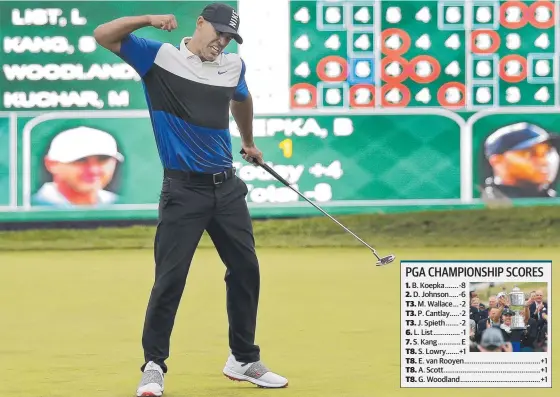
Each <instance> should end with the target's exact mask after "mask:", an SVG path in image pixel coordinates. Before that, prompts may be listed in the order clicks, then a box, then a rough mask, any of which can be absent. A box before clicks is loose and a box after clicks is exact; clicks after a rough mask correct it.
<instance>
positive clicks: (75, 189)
mask: <svg viewBox="0 0 560 397" xmlns="http://www.w3.org/2000/svg"><path fill="white" fill-rule="evenodd" d="M122 161H124V157H123V155H122V154H121V153H119V151H118V148H117V142H116V140H115V138H114V137H113V136H112V135H111V134H109V133H107V132H105V131H102V130H99V129H95V128H90V127H84V126H82V127H77V128H72V129H68V130H66V131H62V132H60V133H59V134H58V135H56V136H55V138H54V139H53V140H52V142H51V144H50V147H49V150H48V152H47V154H46V156H45V158H44V165H45V169H46V171H47V172H48V173H49V174H50V175H51V176H52V182H50V181H49V182H46V183H44V184H43V185H42V186H41V187H40V188H39V190H38V191H37V193H36V194H35V195H34V196H33V200H32V203H33V205H50V206H62V207H72V206H99V205H107V204H113V203H115V201H116V200H117V199H118V195H117V194H115V193H113V192H110V191H108V190H105V188H106V187H107V185H108V184H109V183H110V182H111V181H112V179H113V177H114V174H115V169H116V167H117V162H122Z"/></svg>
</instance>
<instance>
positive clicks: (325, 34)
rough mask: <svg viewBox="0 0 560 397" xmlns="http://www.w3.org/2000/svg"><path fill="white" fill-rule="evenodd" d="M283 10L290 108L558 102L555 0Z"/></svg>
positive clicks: (559, 4)
mask: <svg viewBox="0 0 560 397" xmlns="http://www.w3.org/2000/svg"><path fill="white" fill-rule="evenodd" d="M290 7H291V8H290V12H291V23H290V32H291V43H292V44H291V48H290V53H291V59H290V77H291V90H290V94H291V97H290V108H291V109H340V108H342V109H363V108H366V109H367V108H388V107H392V108H394V107H397V108H398V107H402V108H410V107H443V108H447V109H451V110H455V111H477V110H479V109H485V108H491V107H505V106H516V107H519V106H528V107H536V106H558V105H559V104H560V100H559V98H558V97H559V78H558V77H559V76H558V74H559V71H558V70H559V65H558V63H559V62H560V60H559V55H560V52H559V44H558V43H557V41H558V36H559V34H558V32H559V26H558V25H559V22H558V21H559V19H560V18H559V12H558V11H559V9H560V1H558V0H555V1H552V0H550V1H546V0H545V1H503V0H476V1H467V2H465V1H458V0H432V1H427V2H416V1H399V0H371V1H362V0H356V1H322V0H317V1H315V2H309V1H291V2H290ZM376 43H377V44H376Z"/></svg>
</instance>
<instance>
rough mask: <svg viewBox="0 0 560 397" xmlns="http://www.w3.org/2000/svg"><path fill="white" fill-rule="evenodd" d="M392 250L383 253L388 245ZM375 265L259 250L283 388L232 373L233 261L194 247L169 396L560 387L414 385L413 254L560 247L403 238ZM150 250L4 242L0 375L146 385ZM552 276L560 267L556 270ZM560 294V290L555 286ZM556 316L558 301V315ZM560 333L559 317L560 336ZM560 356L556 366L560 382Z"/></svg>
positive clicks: (53, 384)
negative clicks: (410, 356) (405, 336)
mask: <svg viewBox="0 0 560 397" xmlns="http://www.w3.org/2000/svg"><path fill="white" fill-rule="evenodd" d="M389 253H390V252H387V253H385V252H383V254H389ZM391 253H394V254H395V255H396V256H397V259H396V261H395V262H394V263H393V264H391V265H389V266H387V267H376V266H375V257H374V256H373V255H372V254H371V253H370V252H369V251H368V250H367V249H365V248H330V249H329V248H308V249H303V248H300V249H288V248H285V249H273V248H266V249H264V248H263V249H260V250H258V254H259V258H260V262H261V276H262V288H261V300H260V306H259V320H258V328H257V343H258V344H259V345H260V346H261V349H262V359H263V361H264V362H265V364H266V365H268V366H269V367H270V368H271V369H272V370H274V371H277V372H278V373H280V374H282V375H283V376H286V377H287V378H288V379H289V382H290V383H289V387H288V388H287V389H283V390H264V389H258V388H257V387H256V386H254V385H251V384H248V383H235V382H232V381H230V380H228V379H226V378H225V377H224V376H223V375H222V372H221V371H222V368H223V365H224V363H225V360H226V358H227V354H228V343H227V342H228V341H227V317H226V311H225V285H224V281H223V276H224V271H225V267H224V266H223V265H222V263H221V262H220V259H219V257H218V255H217V253H216V252H215V251H214V250H213V249H201V250H199V251H198V252H197V253H196V255H195V258H194V261H193V264H192V267H191V272H190V275H189V279H188V282H187V287H186V290H185V293H184V295H183V300H182V303H181V305H180V307H179V312H178V315H177V320H176V325H175V329H174V331H173V335H172V341H171V358H170V359H169V360H168V365H169V373H168V376H167V378H166V391H165V396H170V397H179V396H181V397H182V396H189V397H190V396H255V395H257V394H258V395H259V396H269V395H275V396H276V395H282V396H298V397H300V396H301V397H303V396H309V397H319V396H320V397H342V396H346V397H366V396H367V397H369V396H372V397H373V396H376V397H377V396H378V397H391V396H430V397H435V396H442V397H443V396H445V397H447V396H449V393H453V396H454V397H459V396H465V397H466V396H469V397H470V396H473V395H476V396H494V395H496V393H503V392H507V395H508V396H512V397H517V396H519V397H521V396H526V395H527V394H528V393H529V394H531V393H536V394H538V395H539V396H553V395H557V391H555V390H554V389H555V388H556V387H555V388H553V389H552V390H551V389H537V390H533V391H531V390H527V389H507V390H506V391H504V390H495V389H454V390H452V391H451V390H446V389H401V388H400V334H399V329H400V294H399V290H400V272H399V265H400V261H401V260H405V259H416V260H426V259H430V260H435V259H449V260H452V259H454V260H462V259H482V260H492V259H494V260H496V259H515V260H533V259H552V260H553V261H556V260H560V253H559V251H558V250H557V249H554V248H550V249H543V248H540V249H539V248H534V249H529V248H527V249H522V248H519V249H516V248H507V249H496V248H492V249H490V248H487V249H474V248H460V247H459V248H453V249H449V248H445V249H436V248H431V249H418V250H408V249H397V250H395V251H394V252H391ZM153 273H154V272H153V254H152V251H151V250H111V251H66V252H57V251H51V252H41V251H35V252H4V253H0V279H1V280H2V288H0V313H2V317H1V323H2V337H1V338H0V374H1V376H2V380H3V381H2V384H3V385H4V386H3V391H4V393H5V394H6V395H9V396H10V397H75V396H80V397H93V396H99V397H113V396H115V397H116V396H133V395H135V394H134V393H135V390H136V386H137V383H138V381H139V379H140V371H139V367H140V365H141V364H142V348H141V332H142V324H143V318H144V312H145V307H146V303H147V300H148V296H149V293H150V288H151V285H152V280H153ZM552 274H553V284H557V283H559V281H560V280H559V273H558V272H556V271H554V270H553V273H552ZM553 299H556V297H553ZM552 316H554V314H552ZM556 335H558V332H557V330H556V329H554V328H553V334H552V338H551V339H554V338H555V336H556ZM559 368H560V364H559V363H558V358H557V357H556V359H554V363H553V365H552V371H553V372H552V376H553V382H552V384H553V386H556V382H558V369H559Z"/></svg>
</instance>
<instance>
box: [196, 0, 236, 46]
mask: <svg viewBox="0 0 560 397" xmlns="http://www.w3.org/2000/svg"><path fill="white" fill-rule="evenodd" d="M200 16H201V17H202V18H204V19H205V20H206V21H208V22H210V23H211V24H212V26H214V29H216V31H218V32H220V33H231V34H232V35H233V38H234V39H235V41H237V42H238V43H239V44H243V39H242V38H241V36H240V35H239V33H237V32H238V30H239V22H240V21H239V14H238V13H237V11H235V9H233V8H232V7H230V6H228V5H227V4H224V3H212V4H209V5H207V6H206V7H204V10H202V13H201V14H200Z"/></svg>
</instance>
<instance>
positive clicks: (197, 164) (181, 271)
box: [94, 3, 288, 396]
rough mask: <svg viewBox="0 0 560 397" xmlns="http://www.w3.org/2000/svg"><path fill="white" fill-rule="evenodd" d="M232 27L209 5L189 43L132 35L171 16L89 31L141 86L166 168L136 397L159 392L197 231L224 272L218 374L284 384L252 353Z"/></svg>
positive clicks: (242, 88)
mask: <svg viewBox="0 0 560 397" xmlns="http://www.w3.org/2000/svg"><path fill="white" fill-rule="evenodd" d="M239 22H240V20H239V15H238V14H237V12H236V11H235V10H234V9H232V8H231V7H229V6H227V5H224V4H219V3H214V4H211V5H209V6H207V7H206V8H204V10H203V11H202V13H201V15H200V16H199V17H198V18H197V20H196V26H195V30H194V33H193V35H192V37H185V38H183V39H182V40H181V41H180V43H178V45H177V46H175V45H172V44H169V43H161V42H157V41H154V40H149V39H145V38H141V37H138V36H136V35H135V34H133V32H134V31H135V30H137V29H139V28H142V27H146V26H152V27H154V28H156V29H162V30H167V31H171V30H174V29H176V28H177V21H176V19H175V17H174V16H173V15H145V16H134V17H124V18H119V19H116V20H114V21H111V22H108V23H106V24H103V25H100V26H99V27H97V28H96V29H95V32H94V35H95V38H96V40H97V42H98V43H99V44H100V45H101V46H103V47H105V48H107V49H108V50H110V51H112V52H114V53H115V54H117V55H118V56H119V57H121V58H122V59H123V60H124V61H125V62H127V63H129V64H130V65H131V66H132V67H134V69H135V70H136V71H137V72H138V74H139V75H140V76H141V77H142V81H143V86H144V89H145V93H146V98H147V103H148V107H149V111H150V117H151V121H152V125H153V130H154V135H155V140H156V144H157V148H158V152H159V156H160V158H161V162H162V165H163V168H164V177H163V182H162V189H161V198H160V203H159V223H158V225H157V229H156V236H155V243H154V250H155V262H156V264H155V266H156V269H155V283H154V285H153V288H152V291H151V296H150V300H149V303H148V308H147V311H146V318H145V323H144V331H143V337H142V344H143V348H144V359H145V362H144V363H143V365H142V366H141V369H142V371H143V376H142V380H141V382H140V384H139V386H138V389H137V396H161V395H162V393H163V390H164V382H163V378H164V374H166V373H167V366H166V364H165V361H166V359H167V358H168V357H169V343H170V336H171V332H172V329H173V324H174V320H175V315H176V313H177V308H178V306H179V301H180V299H181V296H182V293H183V289H184V287H185V282H186V278H187V274H188V272H189V267H190V264H191V260H192V258H193V255H194V251H195V249H196V247H197V244H198V242H199V240H200V238H201V236H202V234H203V232H204V231H205V230H206V231H207V232H208V234H209V236H210V237H211V239H212V241H213V243H214V245H215V247H216V249H217V251H218V253H219V255H220V257H221V259H222V261H223V262H224V264H225V266H226V268H227V270H226V274H225V282H226V288H227V314H228V319H229V347H230V349H231V353H230V355H229V357H228V359H227V361H226V364H225V367H224V368H223V373H224V374H225V375H226V376H227V377H229V378H231V379H234V380H240V381H249V382H252V383H254V384H256V385H259V386H262V387H272V388H278V387H285V386H286V385H287V384H288V381H287V380H286V379H285V378H283V377H281V376H280V375H277V374H275V373H273V372H271V371H269V370H268V369H267V368H266V367H265V366H264V364H263V363H262V362H261V361H260V348H259V346H258V345H256V344H255V328H256V320H257V306H258V301H259V288H260V274H259V263H258V260H257V256H256V253H255V243H254V238H253V230H252V224H251V218H250V215H249V211H248V208H247V203H246V201H245V197H246V194H247V185H246V184H245V183H244V182H243V181H242V180H241V179H239V178H238V177H237V176H236V174H235V169H234V168H233V167H232V163H233V157H232V144H231V137H230V132H229V128H228V127H229V110H230V109H231V112H232V115H233V117H234V119H235V121H236V123H237V125H238V127H239V131H240V133H241V136H242V149H243V150H244V151H245V153H246V154H245V155H244V156H243V158H244V159H245V160H246V161H248V162H251V163H253V162H255V161H258V162H259V163H260V162H262V153H261V152H260V151H259V150H258V149H257V147H256V146H255V143H254V141H253V130H252V122H253V103H252V98H251V94H250V93H249V91H248V88H247V85H246V83H245V64H244V62H243V60H242V59H241V58H240V57H239V55H237V54H232V53H227V52H224V49H225V48H226V46H227V45H228V44H229V42H230V40H231V39H232V38H233V39H235V40H236V41H237V42H238V43H239V44H241V43H243V40H242V38H241V37H240V35H239V33H238V29H239ZM130 133H131V134H133V133H134V131H130Z"/></svg>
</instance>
